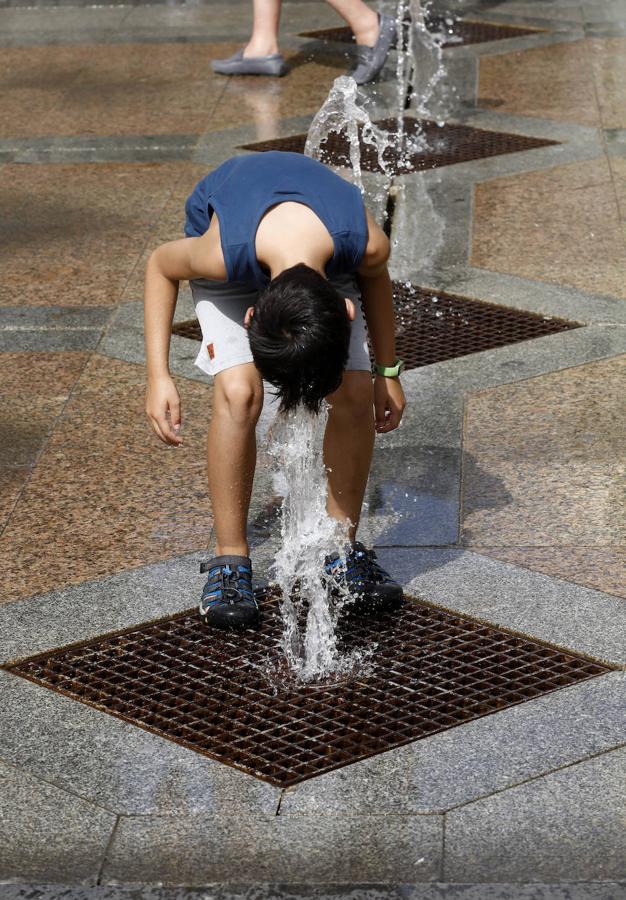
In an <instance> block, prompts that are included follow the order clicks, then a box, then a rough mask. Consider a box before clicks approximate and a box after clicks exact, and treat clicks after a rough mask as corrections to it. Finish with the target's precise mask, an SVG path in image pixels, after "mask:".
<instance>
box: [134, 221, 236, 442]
mask: <svg viewBox="0 0 626 900" xmlns="http://www.w3.org/2000/svg"><path fill="white" fill-rule="evenodd" d="M207 238H208V236H207V235H203V236H202V237H201V238H184V239H182V240H179V241H170V242H169V243H168V244H162V245H161V246H160V247H158V248H157V249H156V250H155V251H154V252H153V253H152V254H151V256H150V258H149V260H148V263H147V266H146V277H145V285H144V334H145V343H146V365H147V373H148V391H147V394H146V413H147V415H148V418H149V419H150V423H151V425H152V428H153V429H154V431H155V433H156V434H157V436H158V437H159V438H160V439H161V440H162V441H164V442H165V443H166V444H172V445H173V446H178V445H179V444H182V442H183V439H182V437H181V435H180V433H179V432H180V426H181V417H180V398H179V395H178V391H177V390H176V386H175V384H174V381H173V379H172V377H171V375H170V372H169V349H170V337H171V333H172V321H173V319H174V309H175V307H176V299H177V296H178V284H179V282H180V281H182V280H186V279H190V278H199V277H203V278H214V279H216V278H219V277H220V275H221V274H222V273H221V271H220V268H219V261H217V260H215V253H212V252H211V246H210V242H209V241H208V239H207Z"/></svg>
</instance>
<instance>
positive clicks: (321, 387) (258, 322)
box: [248, 263, 350, 413]
mask: <svg viewBox="0 0 626 900" xmlns="http://www.w3.org/2000/svg"><path fill="white" fill-rule="evenodd" d="M248 336H249V339H250V349H251V350H252V357H253V359H254V363H255V365H256V367H257V369H258V370H259V371H260V373H261V375H262V376H263V378H264V379H265V381H268V382H269V383H270V384H272V385H273V386H274V387H275V388H276V395H277V396H278V397H279V399H280V410H281V412H289V411H290V410H292V409H295V408H296V407H297V406H299V405H300V404H302V405H304V406H305V407H306V408H307V409H308V410H310V411H311V412H315V413H317V412H319V410H320V407H321V405H322V400H323V399H324V397H325V396H326V395H327V394H331V393H332V392H333V391H336V390H337V388H338V387H339V385H340V384H341V379H342V376H343V370H344V368H345V366H346V362H347V361H348V346H349V343H350V320H349V318H348V314H347V311H346V305H345V301H344V298H343V297H342V296H341V294H339V293H338V292H337V291H336V290H335V289H334V288H333V286H332V285H331V284H330V282H328V281H327V280H326V279H325V278H324V277H323V276H322V275H320V273H319V272H316V271H315V269H312V268H310V266H307V265H305V264H304V263H299V264H298V265H297V266H292V267H291V268H290V269H285V271H284V272H281V273H280V275H277V276H276V278H274V279H272V281H271V282H270V283H269V285H268V287H267V288H266V289H265V291H263V293H262V294H260V295H259V298H258V300H257V304H256V306H255V308H254V315H253V317H252V319H251V321H250V327H249V329H248Z"/></svg>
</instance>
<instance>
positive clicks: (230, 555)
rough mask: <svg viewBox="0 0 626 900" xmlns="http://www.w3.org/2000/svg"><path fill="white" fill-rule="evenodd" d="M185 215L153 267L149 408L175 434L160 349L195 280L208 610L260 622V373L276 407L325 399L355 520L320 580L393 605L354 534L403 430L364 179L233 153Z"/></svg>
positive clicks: (171, 389) (309, 162) (298, 160)
mask: <svg viewBox="0 0 626 900" xmlns="http://www.w3.org/2000/svg"><path fill="white" fill-rule="evenodd" d="M185 210H186V214H187V219H186V225H185V234H186V237H185V238H184V239H182V240H178V241H171V242H170V243H167V244H163V245H162V246H161V247H158V248H157V249H156V250H155V251H154V252H153V253H152V255H151V256H150V259H149V260H148V265H147V268H146V282H145V335H146V357H147V370H148V391H147V396H146V412H147V414H148V417H149V419H150V422H151V424H152V427H153V429H154V431H155V432H156V434H157V436H158V437H159V438H160V439H161V440H162V441H164V442H165V443H166V444H172V445H174V446H178V445H180V444H182V442H183V439H182V436H181V434H180V425H181V410H180V398H179V395H178V391H177V390H176V386H175V385H174V382H173V380H172V378H171V376H170V374H169V369H168V356H169V343H170V334H171V327H172V320H173V316H174V308H175V305H176V297H177V292H178V284H179V281H181V280H185V279H188V280H189V281H190V282H191V288H192V292H193V297H194V302H195V305H196V313H197V316H198V320H199V322H200V325H201V328H202V336H203V343H202V350H201V352H200V354H199V355H198V358H197V360H196V364H197V365H198V366H199V367H200V368H201V369H203V370H204V371H205V372H207V373H208V374H210V375H212V376H213V378H214V404H213V416H212V419H211V424H210V427H209V438H208V480H209V494H210V497H211V503H212V507H213V515H214V519H215V532H216V538H217V540H216V547H215V553H216V555H215V557H214V558H213V559H211V560H209V561H207V562H205V563H203V564H202V566H201V571H202V572H203V573H207V574H208V578H207V583H206V585H205V588H204V591H203V593H202V599H201V601H200V614H201V616H202V618H203V620H204V621H205V622H206V623H207V624H208V625H214V626H218V627H229V626H248V625H254V624H256V623H257V622H258V619H259V610H258V605H257V601H256V600H255V597H254V594H253V591H252V565H251V562H250V559H249V557H248V552H249V551H248V543H247V537H246V533H247V520H248V510H249V506H250V496H251V492H252V480H253V477H254V469H255V463H256V438H255V426H256V423H257V420H258V418H259V415H260V412H261V408H262V406H263V379H265V380H266V381H267V382H269V383H270V384H272V385H273V386H274V387H275V388H276V390H277V395H278V398H279V400H280V408H281V410H283V411H288V410H291V409H294V408H295V407H296V406H298V405H299V404H304V406H305V407H306V408H307V409H309V410H311V411H313V412H318V411H319V409H320V406H321V404H322V401H323V399H324V398H326V399H327V400H328V402H329V404H330V406H331V409H330V413H329V417H328V423H327V427H326V433H325V436H324V462H325V465H326V466H327V468H328V499H327V509H328V513H329V515H330V516H332V517H333V518H336V519H338V520H340V521H342V522H344V523H346V524H347V525H348V527H349V532H348V534H349V541H350V543H349V545H348V546H346V547H345V548H334V550H335V552H333V553H331V554H330V555H329V556H328V557H327V559H326V563H325V566H324V571H323V572H321V573H320V575H321V577H322V578H324V579H325V581H326V583H327V584H328V586H329V587H330V588H331V589H332V588H333V587H334V586H342V587H343V588H344V589H347V590H348V591H349V592H350V593H351V594H353V595H354V596H355V597H358V598H363V599H365V600H366V601H373V602H374V603H376V604H377V605H388V604H395V603H397V602H398V600H399V599H400V598H401V596H402V589H401V587H400V585H399V584H397V583H396V582H395V581H393V579H392V578H391V577H390V576H389V575H388V574H387V573H386V572H385V571H384V570H383V569H382V568H381V567H380V566H379V565H378V563H377V562H376V557H375V554H374V553H373V552H372V551H371V550H367V549H366V548H365V547H364V546H363V544H361V543H359V542H358V541H356V540H355V538H356V530H357V526H358V522H359V516H360V512H361V505H362V502H363V496H364V493H365V486H366V482H367V477H368V473H369V468H370V462H371V457H372V450H373V446H374V435H375V432H378V433H379V434H383V433H386V432H389V431H392V430H393V429H394V428H397V427H398V425H399V423H400V419H401V417H402V412H403V410H404V405H405V400H404V393H403V391H402V387H401V385H400V381H399V377H398V376H399V374H400V371H401V369H402V363H401V361H400V360H398V359H397V358H396V355H395V344H394V319H393V306H392V295H391V281H390V279H389V273H388V271H387V259H388V257H389V241H388V240H387V237H386V236H385V234H384V232H382V231H381V229H380V228H379V227H378V226H377V225H376V223H375V221H374V219H373V218H372V216H371V215H370V213H369V212H368V211H367V210H366V209H365V207H364V205H363V200H362V198H361V194H360V191H359V190H358V188H357V187H355V186H354V185H352V184H349V183H348V182H347V181H345V180H344V179H343V178H341V177H339V176H338V175H336V174H335V173H334V172H332V171H331V170H330V169H329V168H327V167H326V166H325V165H323V164H322V163H320V162H317V161H316V160H313V159H310V158H309V157H306V156H303V155H301V154H299V153H283V152H277V151H276V152H269V153H259V154H255V155H249V156H238V157H235V158H233V159H229V160H227V161H226V162H225V163H223V164H222V165H221V166H219V167H218V168H217V169H216V170H215V171H214V172H211V173H210V174H209V175H207V176H206V177H205V178H203V179H202V180H201V181H200V182H199V183H198V184H197V185H196V187H195V188H194V190H193V193H192V194H191V196H190V197H189V198H188V200H187V203H186V206H185ZM355 276H356V279H358V285H359V287H360V296H361V300H362V306H363V310H364V312H365V317H366V319H367V325H368V329H369V333H370V337H371V342H372V345H373V348H374V354H375V359H376V375H375V378H374V379H373V380H372V375H371V366H370V359H369V353H368V348H367V341H366V336H365V324H364V320H363V313H362V311H361V308H360V303H359V290H358V288H357V286H356V282H355ZM329 549H332V548H329Z"/></svg>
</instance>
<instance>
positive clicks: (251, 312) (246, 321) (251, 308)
mask: <svg viewBox="0 0 626 900" xmlns="http://www.w3.org/2000/svg"><path fill="white" fill-rule="evenodd" d="M253 315H254V306H249V307H248V308H247V310H246V314H245V316H244V320H243V327H244V328H249V327H250V320H251V319H252V316H253Z"/></svg>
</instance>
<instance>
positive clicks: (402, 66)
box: [396, 0, 455, 160]
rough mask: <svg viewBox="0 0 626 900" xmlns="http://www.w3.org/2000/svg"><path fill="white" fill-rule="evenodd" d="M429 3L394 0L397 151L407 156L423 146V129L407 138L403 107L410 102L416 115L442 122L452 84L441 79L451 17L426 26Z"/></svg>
mask: <svg viewBox="0 0 626 900" xmlns="http://www.w3.org/2000/svg"><path fill="white" fill-rule="evenodd" d="M428 8H429V4H428V3H426V4H422V3H421V2H420V0H397V7H396V31H397V38H396V44H397V47H398V48H399V52H398V55H397V61H396V82H397V85H398V88H397V91H398V93H397V104H398V108H397V119H398V127H397V131H398V137H397V147H398V152H399V153H402V155H403V156H404V158H405V160H407V159H408V158H409V157H410V156H411V155H412V154H413V153H419V152H420V151H423V150H425V149H426V147H427V141H426V138H425V135H424V134H423V132H421V131H420V130H418V131H417V132H416V133H415V134H412V135H411V136H410V138H409V137H408V136H407V135H405V133H404V122H403V116H404V111H405V109H406V108H408V107H409V106H412V107H413V109H414V110H415V112H416V113H417V115H418V116H421V117H423V118H425V119H432V120H434V121H436V122H437V124H438V125H443V124H444V120H445V117H446V115H447V113H448V107H449V105H450V100H451V95H452V94H453V93H454V91H455V88H453V87H451V86H450V85H449V84H448V83H447V82H446V80H445V75H446V69H445V66H444V62H443V45H444V43H446V42H450V33H451V31H452V25H453V24H454V19H452V18H451V17H450V16H448V17H447V18H446V17H444V20H443V23H442V24H440V25H439V30H435V27H434V26H433V27H429V24H430V22H429V23H428V24H427V18H426V14H427V13H428Z"/></svg>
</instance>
